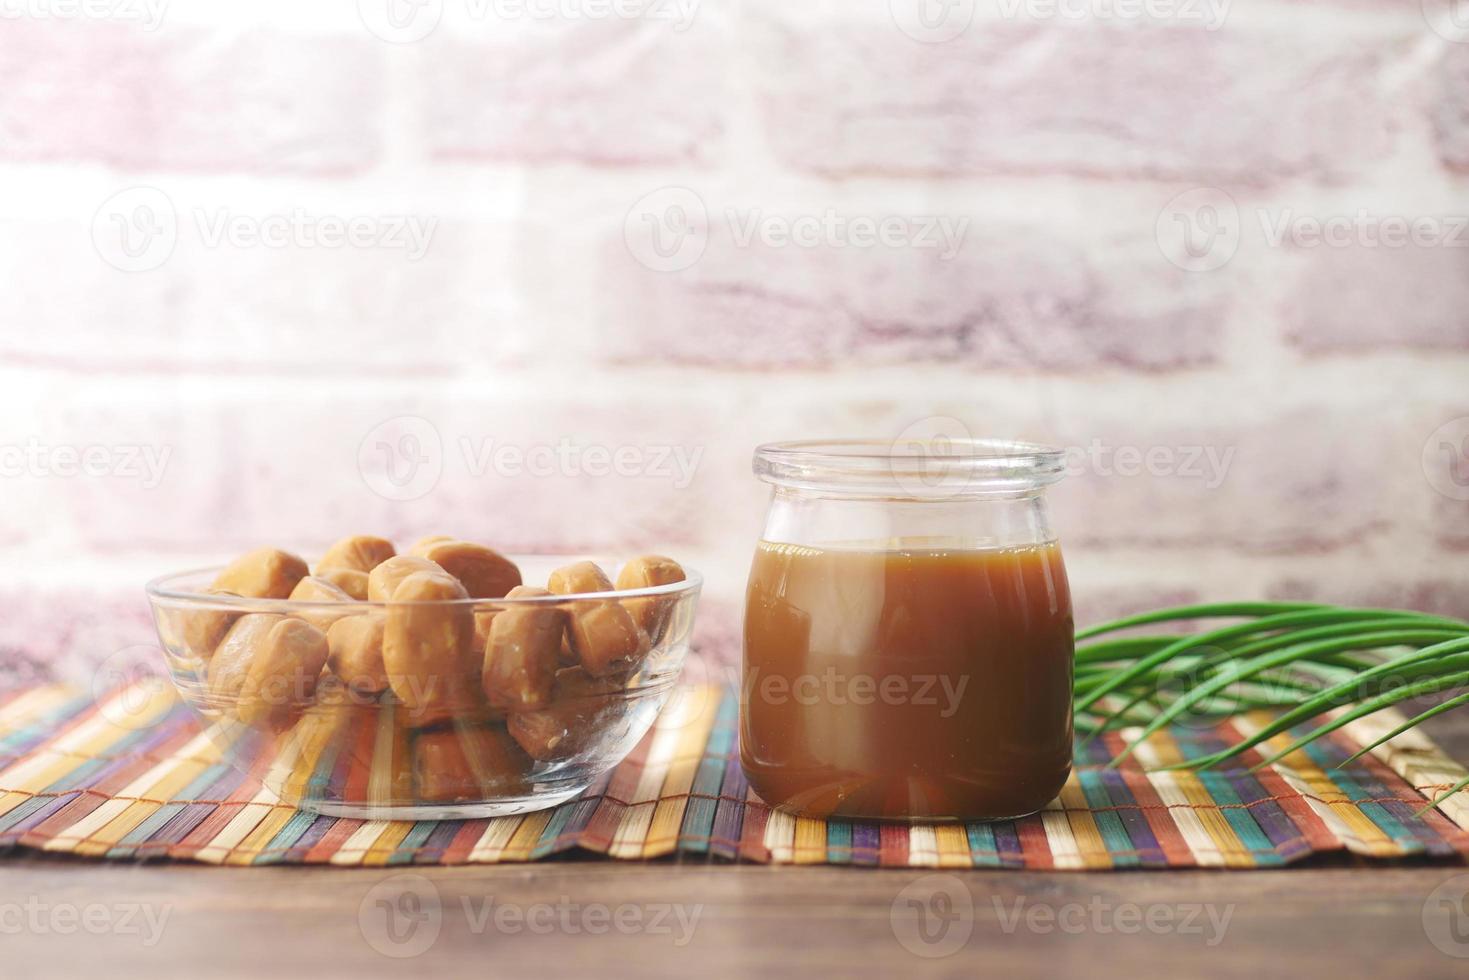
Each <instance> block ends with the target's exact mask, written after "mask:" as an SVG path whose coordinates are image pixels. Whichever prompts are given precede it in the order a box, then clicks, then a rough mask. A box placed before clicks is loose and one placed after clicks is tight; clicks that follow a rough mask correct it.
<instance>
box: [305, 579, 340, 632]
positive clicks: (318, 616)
mask: <svg viewBox="0 0 1469 980" xmlns="http://www.w3.org/2000/svg"><path fill="white" fill-rule="evenodd" d="M291 600H292V601H293V602H312V603H340V604H341V605H342V606H343V607H344V608H342V609H341V610H340V611H338V610H331V609H311V610H308V611H304V612H298V613H296V614H295V615H296V616H298V617H300V618H301V619H304V620H306V622H308V623H310V624H311V625H312V626H315V627H316V628H317V629H319V630H321V631H322V632H326V631H327V630H329V629H331V625H332V623H335V622H336V621H337V620H339V619H341V618H342V617H343V616H350V615H352V609H351V603H352V601H353V600H352V597H351V596H349V595H348V594H347V593H346V592H345V591H343V590H342V589H341V588H340V587H338V586H336V585H333V584H332V583H331V582H328V581H327V580H326V579H324V578H317V577H316V576H314V575H308V576H306V577H305V578H303V579H302V580H301V581H299V582H297V583H296V587H295V588H294V589H292V590H291Z"/></svg>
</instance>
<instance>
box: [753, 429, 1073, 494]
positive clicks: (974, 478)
mask: <svg viewBox="0 0 1469 980" xmlns="http://www.w3.org/2000/svg"><path fill="white" fill-rule="evenodd" d="M754 471H755V475H756V476H758V477H759V478H760V479H761V480H764V481H765V482H766V483H770V484H773V485H775V486H777V487H783V488H787V489H794V490H804V491H810V492H813V493H831V494H842V495H857V496H878V497H885V498H898V499H902V498H911V499H916V500H933V499H940V500H949V499H954V498H956V497H982V496H994V495H1006V496H1009V495H1015V494H1025V493H1034V492H1036V491H1039V490H1042V489H1044V488H1046V487H1049V486H1051V485H1053V484H1055V483H1057V482H1059V481H1060V480H1061V479H1062V478H1063V477H1064V476H1065V475H1066V452H1065V450H1062V449H1057V448H1054V447H1051V446H1045V445H1042V444H1040V443H1035V442H1026V441H1022V440H1013V439H971V438H949V437H943V436H940V437H935V438H932V439H906V440H899V441H893V440H887V439H810V440H799V441H795V442H770V443H765V444H764V445H761V446H759V447H757V448H756V449H755V459H754Z"/></svg>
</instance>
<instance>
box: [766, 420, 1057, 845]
mask: <svg viewBox="0 0 1469 980" xmlns="http://www.w3.org/2000/svg"><path fill="white" fill-rule="evenodd" d="M1064 469H1065V460H1064V456H1063V454H1062V453H1061V452H1060V451H1058V450H1052V449H1047V448H1044V447H1041V446H1035V445H1030V444H1024V443H1013V442H1000V441H993V440H959V441H951V440H946V441H945V442H944V444H943V445H942V446H938V447H934V446H926V445H912V444H910V445H906V446H903V447H894V446H893V445H892V444H890V443H887V442H879V441H863V440H854V441H841V442H820V443H816V442H799V443H779V444H772V445H766V446H761V447H760V448H759V449H757V450H756V452H755V473H756V475H758V476H759V477H760V478H761V479H762V480H764V481H765V482H767V483H770V484H771V485H772V486H773V488H774V490H773V493H772V495H771V501H770V511H769V515H768V517H767V519H766V523H765V532H764V535H763V538H762V540H761V542H760V544H759V546H758V548H757V549H756V553H755V559H754V565H753V568H752V570H751V573H750V581H749V588H748V592H747V595H746V605H745V630H744V666H743V672H742V674H743V676H742V691H741V708H742V711H741V718H740V736H741V737H740V761H741V764H742V765H743V767H744V771H745V774H746V776H747V777H748V778H749V781H750V785H751V787H752V788H753V789H754V790H755V791H756V792H757V793H758V794H759V795H760V796H761V798H763V799H764V800H765V801H766V802H767V803H769V804H770V805H772V806H777V807H781V808H783V809H787V810H792V811H795V812H797V813H800V814H803V815H806V816H814V817H847V818H863V819H885V820H925V821H927V820H998V819H1006V818H1011V817H1017V816H1021V815H1024V814H1028V813H1033V812H1035V811H1036V810H1038V809H1040V808H1041V807H1043V806H1045V805H1046V804H1047V803H1048V802H1050V801H1051V800H1052V799H1054V798H1055V796H1056V794H1057V793H1058V792H1060V790H1061V787H1062V785H1063V784H1064V783H1065V782H1066V778H1067V776H1068V775H1069V773H1070V771H1071V754H1072V738H1071V704H1072V687H1071V685H1072V659H1073V652H1074V651H1073V644H1074V624H1073V620H1072V612H1071V593H1070V589H1069V586H1068V584H1067V580H1066V571H1065V567H1064V565H1063V564H1062V560H1061V550H1060V546H1059V544H1058V543H1057V541H1056V538H1055V535H1054V534H1053V533H1052V531H1051V527H1050V523H1049V521H1048V519H1047V512H1046V501H1045V496H1044V494H1045V490H1046V489H1047V488H1048V487H1050V486H1051V485H1053V484H1055V483H1056V482H1057V481H1058V480H1060V479H1061V477H1062V475H1063V473H1064Z"/></svg>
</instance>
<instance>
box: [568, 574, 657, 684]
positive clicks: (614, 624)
mask: <svg viewBox="0 0 1469 980" xmlns="http://www.w3.org/2000/svg"><path fill="white" fill-rule="evenodd" d="M548 587H549V588H550V590H551V591H552V592H554V593H555V594H557V595H575V594H578V593H587V592H611V591H612V582H611V581H610V580H609V579H608V578H607V575H606V573H604V572H603V571H602V570H601V569H600V568H598V567H597V566H596V565H594V564H593V563H591V562H589V561H584V562H578V563H577V564H575V565H568V566H566V567H565V568H560V569H557V570H556V571H555V572H552V573H551V580H550V583H549V586H548ZM569 611H570V613H571V623H570V628H569V629H568V630H567V637H568V639H569V640H570V642H571V649H572V650H573V651H575V653H576V656H577V659H578V661H579V662H580V663H581V665H582V666H583V667H585V668H586V669H587V670H588V671H589V672H590V673H591V674H593V675H594V676H597V677H607V676H610V675H613V674H619V673H626V672H628V671H630V670H632V669H634V668H635V667H636V666H637V665H638V663H640V662H641V661H642V659H643V658H644V657H645V656H647V654H648V651H649V650H650V649H651V645H650V644H649V642H648V637H647V634H645V633H644V632H643V631H642V630H641V629H639V628H638V624H637V623H636V622H635V621H634V620H633V617H632V614H631V613H630V612H628V610H627V609H625V608H623V606H622V604H621V603H619V602H614V601H610V600H602V601H597V602H578V603H575V604H574V605H572V606H571V608H570V610H569Z"/></svg>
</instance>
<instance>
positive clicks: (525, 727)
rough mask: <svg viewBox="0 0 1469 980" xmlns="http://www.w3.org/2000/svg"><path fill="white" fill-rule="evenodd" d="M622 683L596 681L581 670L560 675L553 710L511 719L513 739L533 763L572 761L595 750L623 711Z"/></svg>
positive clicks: (571, 669) (557, 674)
mask: <svg viewBox="0 0 1469 980" xmlns="http://www.w3.org/2000/svg"><path fill="white" fill-rule="evenodd" d="M622 692H623V685H622V683H621V682H620V681H617V680H613V679H609V678H599V677H593V676H592V675H591V674H589V673H588V672H587V671H586V670H584V669H583V668H581V667H568V668H566V669H564V670H559V671H557V672H556V685H555V688H554V692H553V694H552V699H551V704H550V706H549V707H546V708H543V709H540V710H538V711H517V712H515V713H514V714H512V715H511V716H510V720H509V729H510V735H511V737H512V738H514V739H515V741H516V742H517V743H519V745H520V747H521V748H522V749H524V750H525V751H526V754H528V755H529V756H530V757H531V758H532V759H535V760H536V761H537V762H552V761H561V760H565V759H569V758H571V757H573V756H576V755H578V754H580V753H582V752H585V751H586V750H587V749H589V748H591V747H592V746H594V745H595V744H596V743H597V741H598V740H599V739H601V738H602V736H603V734H604V732H605V730H606V728H607V727H608V726H609V725H610V724H611V723H612V722H613V721H614V720H615V718H616V717H617V714H618V712H619V711H620V710H621V699H622V697H623V694H622Z"/></svg>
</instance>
